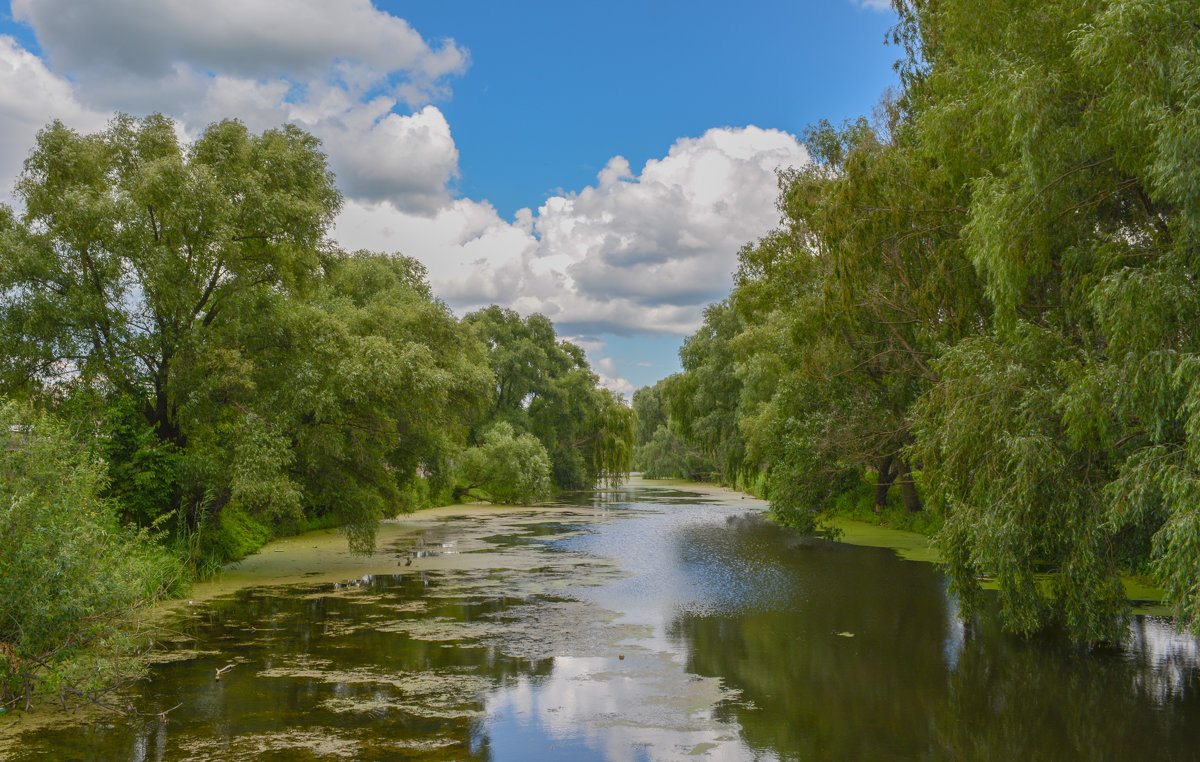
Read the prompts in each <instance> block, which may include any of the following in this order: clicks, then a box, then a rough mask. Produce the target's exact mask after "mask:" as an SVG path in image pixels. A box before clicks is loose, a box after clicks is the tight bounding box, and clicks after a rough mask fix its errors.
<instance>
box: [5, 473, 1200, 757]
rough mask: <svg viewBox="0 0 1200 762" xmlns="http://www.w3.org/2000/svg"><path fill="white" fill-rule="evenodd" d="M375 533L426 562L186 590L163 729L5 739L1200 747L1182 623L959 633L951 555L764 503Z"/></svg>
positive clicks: (982, 751)
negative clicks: (1101, 645)
mask: <svg viewBox="0 0 1200 762" xmlns="http://www.w3.org/2000/svg"><path fill="white" fill-rule="evenodd" d="M650 484H652V483H650ZM381 552H385V553H389V554H391V555H390V556H389V557H395V558H396V559H405V558H407V557H408V556H409V555H413V556H414V559H415V560H414V563H413V564H412V565H411V566H405V565H403V562H402V561H398V562H397V564H396V565H395V566H394V567H391V568H394V569H395V572H394V573H387V574H374V575H368V576H366V577H362V578H357V579H353V580H343V581H341V582H339V583H330V582H327V581H323V582H312V583H301V584H289V585H276V586H258V587H248V588H245V589H242V590H240V591H238V592H236V593H234V594H231V595H227V596H225V597H222V598H218V599H215V600H212V601H207V602H204V603H202V604H199V605H196V606H193V607H191V608H188V609H186V610H185V611H184V613H183V614H181V616H180V619H179V621H178V622H176V623H174V625H173V627H174V629H175V630H176V631H177V633H178V634H177V635H176V636H174V637H172V638H170V639H168V640H167V642H165V643H164V649H165V652H164V659H165V661H164V662H163V663H161V664H158V665H157V666H155V667H154V669H153V676H152V679H151V680H150V681H149V682H147V683H144V684H142V685H140V686H139V688H138V689H137V690H136V691H135V692H134V693H132V694H131V695H130V696H129V697H128V700H130V701H132V703H133V704H134V705H135V706H136V707H137V708H138V709H139V711H142V712H146V713H150V712H153V711H161V710H163V709H168V708H170V707H172V706H175V705H177V704H181V706H180V708H179V709H176V710H174V711H171V712H170V713H169V714H168V715H167V721H166V722H160V721H159V720H158V719H157V718H155V717H144V718H141V719H138V720H136V721H133V722H130V721H128V720H125V719H121V718H117V717H115V716H106V717H105V716H102V717H99V718H98V719H97V720H95V721H92V722H89V723H86V724H82V725H80V724H76V725H67V726H60V727H55V728H43V729H39V730H36V731H33V730H31V731H27V732H24V733H23V734H21V735H18V736H16V740H15V742H14V743H11V744H10V745H9V746H8V747H7V749H4V747H0V756H3V755H4V754H6V753H7V755H8V756H7V758H10V759H12V760H14V761H19V760H33V759H54V760H136V761H138V762H141V761H142V760H249V759H254V760H314V759H322V760H324V759H359V760H384V759H428V760H445V759H489V760H522V761H527V760H563V759H570V760H659V759H685V760H691V759H698V760H827V759H831V760H887V759H895V760H1015V759H1042V760H1052V759H1064V760H1077V759H1087V760H1104V759H1114V760H1116V759H1129V758H1137V759H1180V760H1184V759H1196V758H1197V757H1198V756H1200V679H1198V678H1200V672H1198V670H1197V666H1198V654H1200V649H1198V647H1197V642H1196V641H1195V640H1194V639H1192V638H1187V637H1181V636H1178V635H1176V634H1175V633H1174V631H1173V629H1172V627H1171V624H1170V622H1169V621H1165V620H1160V619H1153V618H1145V617H1143V618H1137V619H1136V620H1135V621H1134V623H1133V625H1132V627H1131V631H1130V638H1129V643H1128V644H1127V646H1126V647H1125V648H1123V649H1121V650H1111V651H1100V652H1096V651H1090V652H1089V651H1083V650H1079V649H1075V648H1072V647H1071V646H1069V645H1068V644H1067V643H1065V642H1063V641H1061V640H1059V639H1056V638H1053V637H1045V638H1041V639H1036V640H1032V641H1026V640H1021V639H1018V638H1013V637H1009V636H1005V635H1003V634H1002V633H1001V632H999V630H998V628H997V627H996V625H995V623H994V622H993V621H991V620H989V619H987V618H984V619H982V620H980V621H976V622H973V623H971V624H969V625H964V624H962V623H961V622H960V621H959V620H958V618H957V616H956V612H955V607H954V603H953V601H952V600H951V599H950V598H949V597H948V596H947V595H946V584H945V580H944V578H943V577H942V576H941V575H940V574H939V573H938V572H937V571H936V570H935V568H934V567H932V566H930V565H928V564H922V563H917V562H909V561H902V560H899V559H898V558H897V557H896V556H895V555H894V553H892V552H891V551H889V550H884V549H877V548H861V547H854V546H849V545H840V544H830V543H826V542H821V541H814V540H802V539H800V538H797V537H796V536H794V535H793V534H791V533H789V532H787V531H785V530H782V529H780V528H778V527H776V526H774V525H771V524H769V523H767V522H765V521H764V520H763V519H762V518H761V516H760V515H759V508H758V507H757V504H754V503H753V501H738V500H722V499H716V498H707V497H705V496H702V495H697V494H691V493H687V492H681V491H676V490H672V489H667V488H662V487H653V486H648V485H647V483H641V484H639V485H635V486H634V487H630V488H626V489H623V490H616V491H610V492H604V493H597V494H595V495H593V496H588V497H587V498H585V499H581V500H580V501H578V503H577V504H574V505H564V506H561V507H560V508H554V509H536V510H529V511H514V512H504V513H488V514H485V515H475V516H471V517H459V518H451V517H439V518H436V519H433V518H431V519H428V520H422V519H421V518H420V516H418V517H416V518H415V519H414V520H413V521H412V533H411V534H410V535H406V536H405V537H404V538H402V539H400V540H395V541H394V542H393V543H392V545H391V546H390V547H383V548H381ZM452 556H456V558H453V559H451V560H453V561H454V562H453V563H445V562H446V561H447V559H448V558H450V557H452ZM435 560H438V561H441V562H442V563H439V564H436V565H435V564H433V561H435ZM435 566H436V568H433V567H435ZM423 567H430V568H423ZM227 665H233V666H232V668H230V669H229V670H228V671H227V672H225V673H224V674H223V675H222V678H221V679H220V680H216V679H214V675H215V673H216V670H217V668H219V667H225V666H227Z"/></svg>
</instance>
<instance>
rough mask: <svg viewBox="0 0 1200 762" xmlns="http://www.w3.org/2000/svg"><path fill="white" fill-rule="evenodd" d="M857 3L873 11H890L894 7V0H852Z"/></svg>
mask: <svg viewBox="0 0 1200 762" xmlns="http://www.w3.org/2000/svg"><path fill="white" fill-rule="evenodd" d="M851 1H852V2H853V3H854V4H855V5H857V6H859V7H861V8H869V9H871V10H873V11H890V10H891V9H892V0H851Z"/></svg>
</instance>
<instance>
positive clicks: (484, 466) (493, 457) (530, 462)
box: [458, 421, 550, 505]
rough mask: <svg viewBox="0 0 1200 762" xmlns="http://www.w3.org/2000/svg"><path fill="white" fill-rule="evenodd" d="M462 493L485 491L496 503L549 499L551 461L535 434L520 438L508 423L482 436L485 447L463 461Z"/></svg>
mask: <svg viewBox="0 0 1200 762" xmlns="http://www.w3.org/2000/svg"><path fill="white" fill-rule="evenodd" d="M460 460H461V462H460V463H459V466H458V472H459V476H460V479H461V480H462V481H463V482H465V484H464V485H463V487H462V488H461V492H462V494H468V493H469V492H470V490H475V489H478V490H482V491H483V493H484V494H485V495H486V497H487V499H488V500H490V501H492V502H494V503H507V504H515V505H529V504H530V503H535V502H537V501H539V500H544V499H546V498H547V497H549V496H550V458H549V457H548V456H547V455H546V448H545V447H543V446H542V443H541V442H539V441H538V440H537V437H535V436H533V435H532V434H520V435H517V434H515V433H514V432H513V427H512V426H511V425H510V424H508V423H507V422H505V421H501V422H500V423H497V424H496V425H495V426H493V427H492V428H490V429H488V430H487V431H486V432H485V433H484V435H483V444H482V445H479V446H477V447H471V448H468V449H467V450H466V451H465V452H464V453H463V454H462V456H461V458H460Z"/></svg>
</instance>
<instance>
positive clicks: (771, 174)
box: [335, 127, 809, 375]
mask: <svg viewBox="0 0 1200 762" xmlns="http://www.w3.org/2000/svg"><path fill="white" fill-rule="evenodd" d="M808 160H809V159H808V154H807V152H806V150H805V149H804V147H803V146H801V145H800V144H799V143H798V142H797V141H796V138H795V137H794V136H792V135H789V134H787V133H785V132H780V131H778V130H764V129H760V128H757V127H745V128H719V129H712V130H709V131H708V132H706V133H705V134H704V135H702V136H700V137H698V138H684V139H681V140H679V141H677V142H676V143H675V145H673V146H672V147H671V149H670V151H669V152H668V154H667V155H666V156H665V157H663V158H661V159H653V160H651V161H648V162H646V164H645V166H644V167H643V168H642V170H641V172H640V173H638V174H636V175H635V174H634V173H633V171H632V168H631V167H630V165H629V162H628V161H626V160H625V159H624V158H622V157H619V156H618V157H614V158H613V159H612V160H610V161H609V162H608V164H607V166H605V168H604V169H603V170H601V171H600V173H599V174H598V175H597V181H596V184H595V185H593V186H588V187H586V188H584V189H583V190H580V191H578V192H572V193H566V194H563V195H559V196H554V197H551V198H549V199H547V201H546V202H545V204H543V205H542V206H541V207H540V208H538V209H537V211H536V212H534V211H532V210H528V209H525V210H521V211H520V212H518V214H517V215H516V218H515V219H513V220H512V221H505V220H503V219H501V218H500V217H499V215H498V214H497V213H496V211H495V209H493V208H492V207H491V206H490V205H488V204H486V203H477V202H473V201H469V200H466V199H459V200H456V201H454V202H453V203H452V204H450V205H447V206H445V207H443V208H442V209H441V210H440V211H439V212H438V214H437V215H436V216H434V217H431V218H418V217H415V216H414V215H412V214H410V213H405V212H403V211H402V210H399V209H397V208H396V207H395V206H393V205H391V204H389V203H387V202H384V203H377V204H361V203H357V202H351V203H350V204H348V205H347V208H346V210H345V211H344V212H343V214H342V217H341V219H340V220H339V221H338V224H337V228H336V231H335V235H336V237H337V238H338V240H340V241H341V242H342V243H343V245H346V246H348V247H350V248H360V247H361V248H371V249H379V250H385V251H391V250H399V251H403V253H405V254H408V255H411V256H415V257H417V258H419V259H421V260H422V261H423V262H425V264H426V266H427V267H428V268H429V273H430V280H431V281H432V282H433V285H434V288H435V290H436V291H437V293H439V294H441V295H442V297H443V298H445V299H446V300H447V301H448V302H449V303H450V304H451V305H452V306H455V307H456V308H458V309H459V310H460V311H462V310H470V309H475V308H477V307H480V306H483V305H486V304H489V303H492V302H499V303H501V304H506V305H509V306H511V307H513V308H515V309H517V310H519V311H521V312H522V313H529V312H541V313H542V314H544V315H546V316H547V317H549V318H551V319H552V320H554V321H555V322H556V323H557V324H558V325H559V326H560V327H561V329H563V330H566V331H568V332H576V333H580V334H600V333H617V334H622V335H631V334H637V333H670V334H675V335H685V334H688V333H691V332H692V331H694V330H695V329H696V328H697V327H698V326H699V324H700V321H701V317H702V316H701V313H702V310H703V308H704V306H705V305H706V304H708V303H710V302H712V301H714V300H717V299H720V298H722V297H723V296H724V295H725V294H726V293H728V290H729V285H730V275H731V274H732V272H733V271H734V269H736V267H737V252H738V250H739V249H740V248H741V246H742V245H743V244H745V243H746V242H747V241H751V240H753V239H755V238H758V237H760V236H762V235H763V234H764V233H766V232H767V231H768V230H770V229H771V228H773V227H775V226H776V225H777V224H778V222H779V219H778V212H777V211H776V209H775V198H776V195H777V193H778V189H777V185H776V171H777V170H778V169H779V168H782V167H789V166H799V165H802V164H804V163H805V162H807V161H808ZM610 375H612V374H610Z"/></svg>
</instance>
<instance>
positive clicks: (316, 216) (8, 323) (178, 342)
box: [0, 115, 341, 447]
mask: <svg viewBox="0 0 1200 762" xmlns="http://www.w3.org/2000/svg"><path fill="white" fill-rule="evenodd" d="M16 191H17V195H18V196H19V198H20V199H21V200H22V201H23V202H24V206H25V211H24V214H23V215H22V218H21V224H20V225H16V224H13V220H12V218H11V216H9V220H8V223H7V224H6V225H5V226H4V227H5V230H4V240H3V246H4V249H5V251H6V254H7V256H5V257H4V260H3V263H4V264H3V268H2V269H0V288H2V289H3V293H4V294H5V299H4V301H3V305H2V308H0V325H3V327H4V331H3V334H4V344H3V346H2V347H0V349H2V350H3V351H2V352H0V354H2V356H3V358H4V361H5V363H4V366H3V374H2V375H0V378H2V379H3V383H4V384H5V387H6V388H7V389H10V390H12V389H16V388H22V387H26V388H28V387H30V386H34V387H36V386H37V385H40V384H44V383H47V382H50V381H53V380H54V379H58V378H62V377H64V376H69V375H71V374H79V376H80V377H81V378H82V380H83V381H84V382H85V383H89V384H95V385H100V386H103V387H105V388H107V389H111V390H112V391H113V392H115V393H119V394H124V395H129V396H132V397H135V398H138V399H143V400H144V401H145V403H144V404H145V408H146V409H145V415H146V419H147V421H148V423H149V424H150V425H151V427H152V428H153V429H154V430H155V432H156V433H157V435H158V436H159V437H160V438H161V439H163V440H164V441H169V442H172V443H173V444H175V445H177V446H180V447H182V446H185V445H186V443H187V435H186V432H184V431H183V429H182V427H181V423H180V421H179V408H180V406H181V405H182V404H184V401H185V400H186V397H187V394H186V392H187V390H186V389H181V388H179V385H178V383H177V381H178V379H179V377H180V375H181V372H186V366H187V365H188V364H189V363H195V362H197V358H198V357H200V356H202V354H203V347H204V345H205V340H206V338H207V336H208V334H209V333H210V332H211V331H212V330H214V329H216V328H218V327H220V326H221V325H222V324H224V323H228V322H229V321H232V320H235V319H236V318H237V312H238V307H239V302H240V301H241V300H243V299H246V298H249V297H251V296H252V295H255V294H262V293H264V292H268V291H271V290H281V291H285V292H286V291H296V290H299V289H303V288H304V287H305V286H306V285H307V284H308V283H309V282H310V281H311V279H312V277H313V276H314V275H315V274H316V272H317V268H318V265H319V262H320V254H321V251H322V248H323V247H324V245H325V241H324V235H325V230H326V228H327V227H328V225H329V224H330V223H331V222H332V220H333V217H334V215H335V214H336V213H337V210H338V209H339V207H340V204H341V197H340V195H339V194H338V192H337V189H336V188H335V187H334V184H333V175H332V173H331V172H330V171H329V170H328V168H327V167H326V162H325V156H324V155H323V154H322V153H321V152H320V150H319V147H318V141H317V140H316V138H313V137H312V136H311V135H308V134H306V133H304V132H302V131H300V130H299V129H297V128H295V127H292V126H287V127H284V128H282V129H277V130H268V131H267V132H264V133H263V134H262V135H258V136H255V135H251V134H250V133H249V131H248V130H247V129H246V128H245V126H243V125H242V124H241V123H239V122H236V121H224V122H220V123H217V124H214V125H212V126H210V127H209V128H208V129H207V130H205V131H204V133H203V134H202V135H201V137H200V138H199V139H198V140H197V141H196V142H195V143H194V144H193V145H191V146H188V147H184V146H182V145H181V144H180V143H179V141H178V139H177V137H176V133H175V129H174V125H173V124H172V123H171V121H170V120H168V119H166V118H165V117H163V116H161V115H153V116H150V117H147V118H146V119H144V120H142V121H140V122H138V121H136V120H134V119H132V118H130V117H126V116H119V117H117V118H116V119H114V120H113V122H112V123H111V124H110V125H109V128H108V129H107V130H106V131H104V132H102V133H98V134H95V135H79V134H77V133H75V132H74V131H72V130H69V129H68V128H67V127H65V126H64V125H63V124H62V123H60V122H54V123H52V124H51V125H50V126H49V127H47V128H46V129H44V130H42V131H41V132H40V133H39V134H38V139H37V146H36V147H35V149H34V151H33V153H32V154H31V155H30V157H29V158H28V159H27V160H26V162H25V170H24V172H23V173H22V175H21V178H20V179H19V181H18V182H17V186H16ZM181 366H183V367H181Z"/></svg>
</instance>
